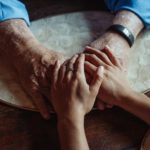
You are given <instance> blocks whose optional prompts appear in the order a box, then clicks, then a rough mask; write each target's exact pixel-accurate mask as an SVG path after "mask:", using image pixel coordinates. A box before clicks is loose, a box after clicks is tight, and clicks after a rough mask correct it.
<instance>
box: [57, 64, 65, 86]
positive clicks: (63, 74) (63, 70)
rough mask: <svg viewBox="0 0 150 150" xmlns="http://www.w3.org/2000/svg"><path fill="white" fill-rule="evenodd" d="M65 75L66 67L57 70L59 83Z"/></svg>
mask: <svg viewBox="0 0 150 150" xmlns="http://www.w3.org/2000/svg"><path fill="white" fill-rule="evenodd" d="M65 74H66V65H65V64H63V65H62V66H61V67H60V70H59V83H62V82H64V77H65Z"/></svg>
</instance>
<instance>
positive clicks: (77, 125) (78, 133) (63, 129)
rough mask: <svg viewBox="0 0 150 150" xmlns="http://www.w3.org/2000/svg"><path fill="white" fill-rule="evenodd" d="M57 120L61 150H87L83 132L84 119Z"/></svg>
mask: <svg viewBox="0 0 150 150" xmlns="http://www.w3.org/2000/svg"><path fill="white" fill-rule="evenodd" d="M73 118H74V117H72V118H71V119H63V118H60V119H59V120H58V131H59V137H60V144H61V149H62V150H89V147H88V143H87V140H86V136H85V131H84V118H83V117H81V116H79V117H78V118H76V119H73Z"/></svg>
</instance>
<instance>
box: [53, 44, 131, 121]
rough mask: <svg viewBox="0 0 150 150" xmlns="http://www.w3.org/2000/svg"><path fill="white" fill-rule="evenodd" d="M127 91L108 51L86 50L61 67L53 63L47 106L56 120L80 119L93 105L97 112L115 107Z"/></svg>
mask: <svg viewBox="0 0 150 150" xmlns="http://www.w3.org/2000/svg"><path fill="white" fill-rule="evenodd" d="M129 90H130V88H129V85H128V81H127V79H126V75H125V73H124V71H123V69H122V66H121V64H120V62H119V60H118V59H117V58H116V57H115V56H114V54H113V53H112V51H111V50H110V49H109V47H105V48H104V49H102V50H101V51H100V50H97V49H94V48H92V47H88V46H87V47H86V49H85V51H84V53H81V54H76V55H74V56H73V57H72V58H71V59H70V60H67V61H66V62H64V63H63V64H60V62H59V61H57V62H56V63H55V67H54V70H53V78H52V87H51V102H52V105H53V107H54V110H55V112H56V114H57V117H58V118H69V119H73V118H77V117H81V118H84V116H85V114H87V113H88V112H90V111H91V109H92V108H93V106H94V104H96V106H97V108H99V109H100V110H103V109H105V107H107V108H111V107H113V106H114V105H115V106H118V105H119V103H120V100H121V97H123V96H124V95H125V93H126V92H128V91H129Z"/></svg>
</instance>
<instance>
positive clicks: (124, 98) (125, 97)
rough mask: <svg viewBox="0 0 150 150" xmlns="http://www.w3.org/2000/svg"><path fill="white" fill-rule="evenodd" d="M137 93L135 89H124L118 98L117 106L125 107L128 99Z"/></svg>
mask: <svg viewBox="0 0 150 150" xmlns="http://www.w3.org/2000/svg"><path fill="white" fill-rule="evenodd" d="M137 94H138V93H137V92H136V91H133V90H132V89H126V90H124V92H123V94H122V95H121V96H120V98H119V101H118V104H117V106H119V107H121V108H125V107H126V105H127V104H128V103H129V101H130V100H132V99H133V97H135V96H137Z"/></svg>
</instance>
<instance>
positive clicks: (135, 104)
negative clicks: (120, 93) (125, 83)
mask: <svg viewBox="0 0 150 150" xmlns="http://www.w3.org/2000/svg"><path fill="white" fill-rule="evenodd" d="M118 106H120V107H121V108H123V109H125V110H126V111H129V112H130V113H132V114H134V115H136V116H137V117H139V118H140V119H142V120H144V121H145V122H146V123H148V124H149V125H150V117H149V116H150V98H149V97H147V96H146V95H144V94H142V93H137V92H130V93H129V94H128V95H126V96H125V97H123V98H122V99H121V101H120V103H119V105H118Z"/></svg>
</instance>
